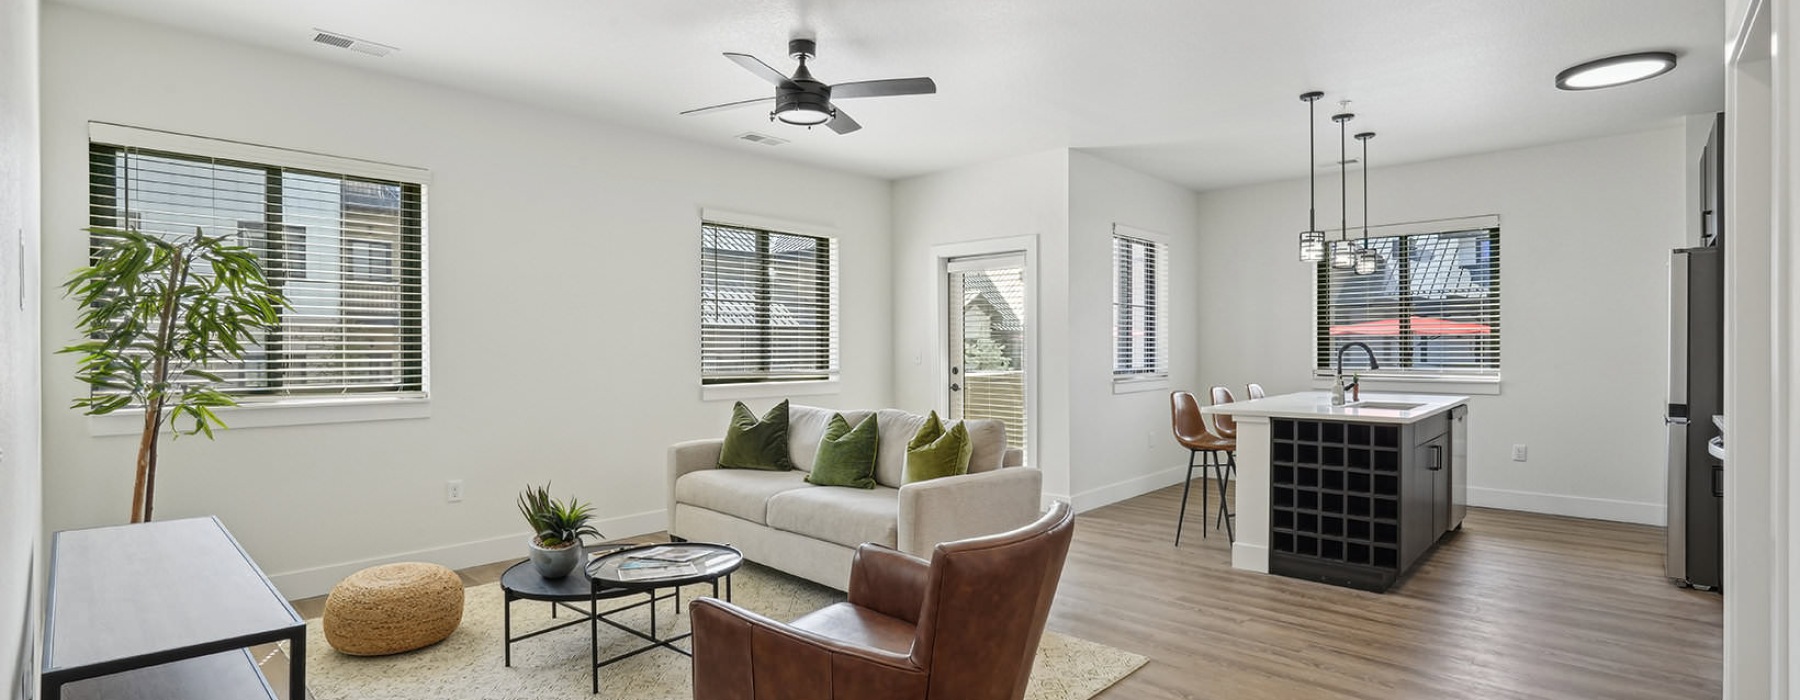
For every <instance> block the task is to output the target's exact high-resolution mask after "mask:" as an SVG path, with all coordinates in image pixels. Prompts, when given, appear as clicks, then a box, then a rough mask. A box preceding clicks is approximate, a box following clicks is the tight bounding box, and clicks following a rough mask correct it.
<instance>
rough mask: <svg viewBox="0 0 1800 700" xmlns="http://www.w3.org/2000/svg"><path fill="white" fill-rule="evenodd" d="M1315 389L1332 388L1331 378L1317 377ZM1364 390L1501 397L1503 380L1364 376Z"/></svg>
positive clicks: (1313, 383) (1496, 378) (1313, 382)
mask: <svg viewBox="0 0 1800 700" xmlns="http://www.w3.org/2000/svg"><path fill="white" fill-rule="evenodd" d="M1312 387H1313V388H1314V389H1330V388H1331V377H1330V376H1319V375H1314V376H1313V380H1312ZM1362 388H1363V390H1364V391H1373V392H1383V391H1386V392H1394V393H1401V394H1469V395H1474V396H1499V395H1500V378H1499V377H1479V378H1478V377H1413V378H1407V379H1399V378H1393V377H1364V378H1363V379H1362Z"/></svg>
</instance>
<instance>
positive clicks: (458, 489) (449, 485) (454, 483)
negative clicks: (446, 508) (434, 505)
mask: <svg viewBox="0 0 1800 700" xmlns="http://www.w3.org/2000/svg"><path fill="white" fill-rule="evenodd" d="M462 498H463V494H462V479H451V480H449V481H446V482H444V502H445V503H461V502H462Z"/></svg>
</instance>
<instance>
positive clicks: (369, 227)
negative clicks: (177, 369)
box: [88, 124, 427, 404]
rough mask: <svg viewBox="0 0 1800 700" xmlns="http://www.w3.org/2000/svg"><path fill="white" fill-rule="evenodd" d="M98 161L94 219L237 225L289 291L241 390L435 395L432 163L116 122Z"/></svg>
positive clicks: (218, 227)
mask: <svg viewBox="0 0 1800 700" xmlns="http://www.w3.org/2000/svg"><path fill="white" fill-rule="evenodd" d="M88 171H89V183H90V184H89V223H90V224H91V225H92V226H95V227H106V228H132V229H136V230H138V231H141V232H144V233H150V234H157V235H165V236H168V237H177V236H191V235H193V233H194V230H195V229H196V228H199V229H200V230H201V231H204V232H205V233H206V234H207V235H213V236H217V235H228V236H234V237H235V238H236V239H237V240H238V241H239V242H240V243H241V244H242V245H244V246H245V247H248V248H249V249H251V250H252V251H254V252H255V253H256V254H257V256H258V257H259V258H260V259H261V261H262V264H263V272H264V274H265V275H267V276H268V278H269V281H270V283H271V284H272V285H274V286H275V287H277V288H278V289H280V290H281V291H282V293H283V294H285V295H286V296H287V299H288V302H289V304H291V305H292V307H293V308H291V309H288V310H286V311H284V312H283V313H282V316H281V323H280V325H279V327H278V328H276V329H275V330H273V331H271V332H269V333H267V334H266V335H265V336H264V337H262V338H260V339H259V341H260V342H259V343H258V344H257V345H256V346H255V347H253V348H250V349H249V351H248V352H246V353H245V355H244V361H243V362H242V363H239V364H236V365H232V366H228V367H223V368H219V371H218V374H220V375H221V376H223V377H225V378H226V380H227V385H226V386H225V387H224V388H223V391H225V392H226V393H228V394H231V395H233V396H234V397H235V398H237V399H238V401H239V402H240V403H245V404H252V403H273V402H281V401H284V400H294V399H312V400H317V399H333V398H346V399H347V398H371V397H423V396H425V395H426V393H427V386H426V376H427V363H426V336H425V324H424V319H425V282H424V246H425V235H424V221H425V216H424V196H425V186H424V184H423V183H424V181H425V179H426V178H425V174H424V173H423V171H417V170H413V169H409V168H397V167H394V166H385V165H382V164H374V163H367V162H365V161H357V160H351V159H338V158H330V157H325V156H318V155H314V154H309V153H300V152H295V151H284V150H281V149H274V148H265V147H260V146H250V145H246V144H238V143H232V142H226V141H214V140H210V139H202V138H197V137H191V136H180V135H176V134H168V133H164V132H153V131H145V130H139V129H132V128H129V127H117V126H113V125H106V124H94V125H91V129H90V140H89V161H88ZM365 172H367V173H368V174H364V173H365ZM102 242H103V240H102V239H101V235H100V234H95V235H94V236H92V241H91V243H92V244H94V245H96V246H97V245H98V244H100V243H102Z"/></svg>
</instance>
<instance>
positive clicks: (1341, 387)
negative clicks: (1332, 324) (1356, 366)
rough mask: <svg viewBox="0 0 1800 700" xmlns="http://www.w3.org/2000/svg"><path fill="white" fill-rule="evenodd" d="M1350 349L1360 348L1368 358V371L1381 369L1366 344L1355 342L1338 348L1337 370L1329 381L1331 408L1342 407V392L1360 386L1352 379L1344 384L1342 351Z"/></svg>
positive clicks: (1373, 352) (1373, 353) (1372, 351)
mask: <svg viewBox="0 0 1800 700" xmlns="http://www.w3.org/2000/svg"><path fill="white" fill-rule="evenodd" d="M1350 348H1362V351H1363V354H1365V355H1368V356H1369V369H1372V370H1373V369H1381V363H1380V362H1377V361H1376V360H1375V351H1374V350H1372V349H1370V348H1369V344H1368V343H1365V342H1362V341H1356V342H1353V343H1344V344H1343V345H1342V346H1339V347H1338V351H1337V368H1336V369H1335V370H1334V372H1333V373H1334V375H1335V376H1333V377H1332V380H1331V405H1333V406H1342V405H1344V392H1347V391H1349V390H1351V389H1354V388H1356V387H1358V386H1360V385H1361V382H1360V381H1358V380H1354V379H1353V380H1351V381H1350V383H1349V384H1345V383H1344V351H1345V350H1349V349H1350Z"/></svg>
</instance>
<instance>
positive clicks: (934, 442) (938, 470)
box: [906, 411, 972, 484]
mask: <svg viewBox="0 0 1800 700" xmlns="http://www.w3.org/2000/svg"><path fill="white" fill-rule="evenodd" d="M971 449H972V448H971V447H970V446H969V429H968V428H967V427H965V426H964V425H963V423H962V421H956V422H954V423H951V424H950V425H949V426H948V427H946V426H945V425H944V423H943V421H940V420H938V414H937V411H932V412H931V415H929V416H926V417H925V425H924V426H923V427H921V428H919V432H918V434H916V435H913V438H912V441H911V442H908V443H907V444H906V483H909V484H911V483H916V482H920V481H930V480H932V479H937V478H940V477H946V476H958V475H961V474H967V473H969V455H970V450H971Z"/></svg>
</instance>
